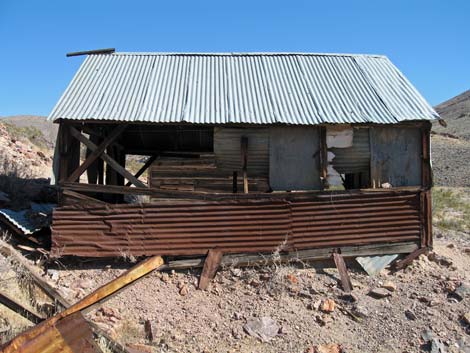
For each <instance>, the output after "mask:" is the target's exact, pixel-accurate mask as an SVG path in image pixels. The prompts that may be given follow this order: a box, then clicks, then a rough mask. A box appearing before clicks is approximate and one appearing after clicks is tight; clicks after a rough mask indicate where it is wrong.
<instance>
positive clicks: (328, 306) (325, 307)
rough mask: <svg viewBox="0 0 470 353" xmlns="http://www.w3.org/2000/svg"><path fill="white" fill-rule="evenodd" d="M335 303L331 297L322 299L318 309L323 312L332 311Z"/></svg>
mask: <svg viewBox="0 0 470 353" xmlns="http://www.w3.org/2000/svg"><path fill="white" fill-rule="evenodd" d="M335 308H336V303H335V301H334V300H333V299H326V300H323V301H322V302H321V304H320V310H321V311H323V312H325V313H332V312H333V311H335Z"/></svg>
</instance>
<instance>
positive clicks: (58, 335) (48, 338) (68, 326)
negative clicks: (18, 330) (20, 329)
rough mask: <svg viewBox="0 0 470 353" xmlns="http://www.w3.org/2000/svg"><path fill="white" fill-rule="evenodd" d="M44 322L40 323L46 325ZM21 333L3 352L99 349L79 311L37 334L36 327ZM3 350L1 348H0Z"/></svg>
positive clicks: (80, 352)
mask: <svg viewBox="0 0 470 353" xmlns="http://www.w3.org/2000/svg"><path fill="white" fill-rule="evenodd" d="M47 324H48V323H47V322H44V323H43V324H41V325H44V326H45V325H47ZM37 327H39V326H36V327H34V328H33V329H31V330H29V331H26V332H25V333H23V334H21V335H20V336H19V338H21V340H18V339H17V341H15V343H17V344H16V345H9V346H7V347H5V352H18V353H37V352H48V353H55V352H57V353H63V352H66V353H98V352H100V349H99V348H98V347H97V346H96V343H95V341H94V340H93V333H92V331H91V328H90V326H89V325H88V323H87V322H86V321H85V319H84V318H83V316H82V314H81V313H75V314H73V315H70V316H68V317H65V318H63V319H62V320H59V321H58V322H57V323H55V324H53V325H47V327H46V328H45V329H44V330H43V331H42V332H41V334H37V330H36V328H37ZM2 352H3V350H2Z"/></svg>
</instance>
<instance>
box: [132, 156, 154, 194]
mask: <svg viewBox="0 0 470 353" xmlns="http://www.w3.org/2000/svg"><path fill="white" fill-rule="evenodd" d="M157 157H158V155H156V154H154V155H153V156H150V157H149V158H148V159H147V160H146V161H145V164H144V165H143V166H142V168H140V169H139V171H138V172H137V173H136V174H135V175H134V177H135V178H136V179H139V177H140V176H141V175H142V174H144V172H145V171H146V170H147V169H148V168H149V167H150V166H151V165H152V163H153V162H154V161H155V160H156V159H157ZM126 186H131V182H130V181H129V182H127V184H126Z"/></svg>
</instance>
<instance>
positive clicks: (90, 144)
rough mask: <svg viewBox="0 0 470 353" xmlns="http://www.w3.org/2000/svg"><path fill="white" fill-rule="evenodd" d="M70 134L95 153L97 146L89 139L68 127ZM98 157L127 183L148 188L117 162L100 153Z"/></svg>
mask: <svg viewBox="0 0 470 353" xmlns="http://www.w3.org/2000/svg"><path fill="white" fill-rule="evenodd" d="M70 133H71V134H72V136H73V137H75V138H76V139H77V140H79V141H80V142H81V143H83V144H84V145H85V146H87V148H88V149H90V150H92V151H95V150H97V149H98V146H96V145H95V144H94V143H93V142H91V141H90V140H89V139H87V138H86V137H85V136H83V135H82V134H81V132H80V131H78V130H77V129H75V128H74V127H73V126H70ZM99 157H100V158H101V159H103V160H104V161H105V162H106V163H107V164H108V165H109V166H111V167H112V168H113V169H114V170H115V171H116V172H118V173H119V174H121V175H122V176H123V177H124V178H126V179H127V180H128V181H130V182H131V183H132V184H134V185H135V186H140V187H142V188H147V187H148V186H147V185H145V184H144V183H143V182H141V181H140V180H138V179H136V178H135V177H134V175H132V174H131V173H130V172H129V171H127V170H126V169H125V168H123V167H122V166H121V165H120V164H119V163H118V162H116V161H115V160H114V159H113V158H111V157H110V156H109V155H107V154H106V153H105V152H102V153H101V154H100V155H99Z"/></svg>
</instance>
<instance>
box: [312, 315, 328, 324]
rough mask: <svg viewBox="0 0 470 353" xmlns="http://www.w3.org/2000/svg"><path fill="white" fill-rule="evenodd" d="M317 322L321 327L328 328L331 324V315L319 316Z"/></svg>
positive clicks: (316, 317) (316, 318)
mask: <svg viewBox="0 0 470 353" xmlns="http://www.w3.org/2000/svg"><path fill="white" fill-rule="evenodd" d="M315 321H316V322H317V323H318V324H319V325H320V326H326V325H328V324H329V323H331V321H332V320H331V316H329V315H320V314H317V315H315Z"/></svg>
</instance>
